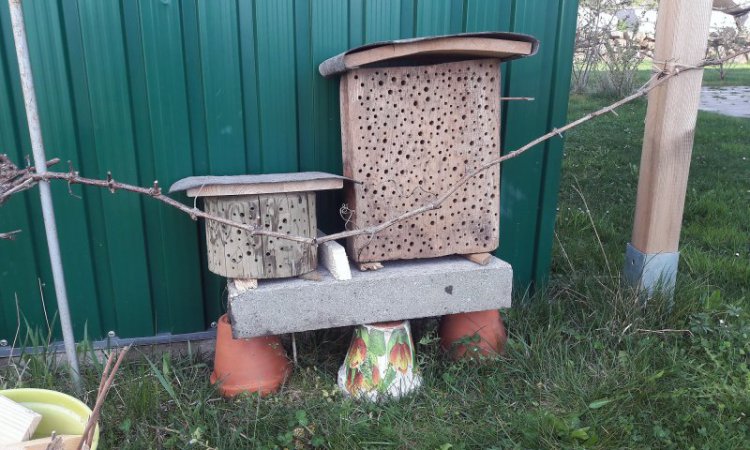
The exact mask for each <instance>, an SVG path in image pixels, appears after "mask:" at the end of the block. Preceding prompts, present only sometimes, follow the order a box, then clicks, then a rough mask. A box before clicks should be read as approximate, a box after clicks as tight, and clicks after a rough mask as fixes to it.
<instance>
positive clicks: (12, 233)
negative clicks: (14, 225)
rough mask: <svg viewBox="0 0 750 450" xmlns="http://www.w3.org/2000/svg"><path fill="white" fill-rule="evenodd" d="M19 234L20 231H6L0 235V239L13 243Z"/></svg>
mask: <svg viewBox="0 0 750 450" xmlns="http://www.w3.org/2000/svg"><path fill="white" fill-rule="evenodd" d="M20 232H21V230H13V231H8V232H7V233H0V239H5V240H6V241H15V240H16V235H17V234H18V233H20Z"/></svg>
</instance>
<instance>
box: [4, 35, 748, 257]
mask: <svg viewBox="0 0 750 450" xmlns="http://www.w3.org/2000/svg"><path fill="white" fill-rule="evenodd" d="M748 53H750V47H748V48H745V49H743V50H741V51H739V52H737V53H734V54H732V55H730V56H726V57H724V58H718V59H706V60H704V61H703V62H701V63H700V64H697V65H681V64H676V63H674V62H666V63H665V64H664V67H663V68H659V69H657V70H655V72H654V75H653V76H652V77H651V79H650V80H649V81H648V83H646V84H645V85H644V86H642V87H641V88H639V89H638V90H636V91H635V92H634V93H632V94H630V95H628V96H627V97H624V98H622V99H620V100H618V101H616V102H614V103H612V104H611V105H608V106H605V107H604V108H601V109H599V110H597V111H594V112H592V113H589V114H587V115H585V116H583V117H581V118H579V119H577V120H574V121H573V122H570V123H568V124H566V125H564V126H562V127H560V128H555V129H553V130H552V131H550V132H548V133H547V134H544V135H542V136H539V137H538V138H536V139H534V140H532V141H531V142H529V143H528V144H526V145H524V146H522V147H520V148H518V149H516V150H514V151H512V152H510V153H507V154H505V155H503V156H500V157H498V158H495V159H493V160H491V161H488V162H486V163H484V164H481V165H480V166H478V167H476V168H475V169H473V170H471V171H469V172H468V173H466V174H465V175H464V176H463V177H461V178H460V179H459V180H458V181H457V182H456V183H455V184H453V186H451V187H450V188H448V189H447V190H446V191H445V192H443V193H442V194H440V195H438V196H436V197H435V198H434V200H432V201H431V202H428V203H426V204H424V205H422V206H420V207H418V208H416V209H413V210H411V211H407V212H404V213H402V214H400V215H398V216H395V217H392V218H391V219H388V220H386V221H384V222H383V223H381V224H379V225H374V226H370V227H366V228H360V229H356V230H345V231H342V232H339V233H334V234H329V235H327V236H324V237H321V238H317V237H306V236H295V235H291V234H284V233H278V232H275V231H270V230H265V229H260V228H258V227H256V226H253V225H247V224H244V223H240V222H235V221H233V220H229V219H226V218H223V217H219V216H216V215H213V214H209V213H206V212H204V211H201V210H200V209H198V208H197V207H195V206H193V207H192V208H191V207H189V206H187V205H184V204H183V203H180V202H178V201H177V200H174V199H172V198H170V197H168V196H166V195H164V194H162V193H161V189H160V188H159V187H158V182H154V186H153V187H151V188H145V187H140V186H134V185H131V184H127V183H121V182H118V181H115V180H114V179H113V178H112V175H111V173H108V174H107V179H106V180H99V179H92V178H85V177H81V176H80V175H79V174H78V172H75V171H73V170H71V171H70V172H67V173H65V172H46V173H44V174H39V173H36V172H35V171H33V170H30V169H31V168H27V169H21V170H16V171H15V172H12V171H11V173H12V176H11V177H6V176H5V172H6V171H7V170H5V171H4V172H2V173H0V182H1V183H0V204H2V203H3V201H5V200H6V199H7V198H8V197H9V196H10V195H12V194H15V193H17V192H19V191H20V190H23V189H28V188H29V187H31V186H33V185H34V184H35V183H37V182H39V181H48V180H63V181H67V182H68V184H69V185H70V184H85V185H90V186H97V187H102V188H106V189H109V190H110V191H111V192H112V193H114V192H116V191H117V190H123V191H128V192H134V193H137V194H142V195H148V196H150V197H152V198H154V199H155V200H158V201H160V202H163V203H166V204H167V205H169V206H171V207H173V208H176V209H178V210H180V211H182V212H184V213H186V214H188V215H189V216H190V217H191V218H192V219H193V220H197V219H198V218H201V219H204V220H213V221H214V222H217V223H220V224H222V225H227V226H230V227H235V228H238V229H241V230H244V231H246V232H248V233H249V234H250V235H251V236H258V235H260V236H268V237H274V238H277V239H285V240H289V241H295V242H300V243H303V244H308V245H317V244H320V243H323V242H328V241H334V240H337V239H342V238H348V237H354V236H361V235H369V236H374V235H375V234H377V233H379V232H381V231H383V230H385V229H386V228H389V227H391V226H393V225H394V224H396V223H398V222H402V221H404V220H407V219H410V218H412V217H414V216H418V215H420V214H423V213H425V212H428V211H432V210H435V209H438V208H440V207H441V205H442V204H443V203H444V202H445V201H446V200H447V199H448V198H449V197H450V196H451V195H453V194H454V193H455V192H456V191H458V190H459V189H460V188H461V187H462V186H463V185H465V184H466V183H467V182H468V181H469V180H471V179H472V178H474V177H476V176H477V175H479V174H480V173H482V172H484V171H486V170H487V169H489V168H491V167H493V166H496V165H499V164H502V163H503V162H505V161H508V160H510V159H513V158H517V157H519V156H521V155H522V154H523V153H525V152H527V151H528V150H530V149H532V148H534V147H536V146H537V145H539V144H541V143H543V142H546V141H548V140H550V139H552V138H554V137H563V135H564V133H565V132H566V131H569V130H571V129H573V128H575V127H577V126H579V125H582V124H584V123H586V122H588V121H590V120H592V119H595V118H597V117H599V116H602V115H605V114H608V113H614V111H615V110H616V109H617V108H619V107H621V106H623V105H625V104H627V103H630V102H632V101H634V100H637V99H639V98H642V97H645V96H646V95H648V93H649V92H651V91H653V90H654V89H656V88H658V87H660V86H662V85H663V84H665V83H667V82H668V81H669V80H671V79H672V78H675V77H678V76H680V75H682V74H683V73H686V72H690V71H693V70H700V69H703V68H705V67H707V66H712V65H719V64H722V63H724V62H726V61H729V60H730V59H733V58H736V57H738V56H742V55H745V54H748ZM0 156H2V157H3V158H0V163H2V164H3V166H2V167H5V166H6V165H10V167H11V169H13V167H14V166H13V165H12V163H10V162H9V160H7V157H5V155H0ZM48 164H49V163H48ZM14 175H15V176H14Z"/></svg>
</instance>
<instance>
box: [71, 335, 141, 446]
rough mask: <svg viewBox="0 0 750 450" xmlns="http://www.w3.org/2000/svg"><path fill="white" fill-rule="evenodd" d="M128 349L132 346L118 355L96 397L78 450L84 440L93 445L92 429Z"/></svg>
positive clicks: (94, 427)
mask: <svg viewBox="0 0 750 450" xmlns="http://www.w3.org/2000/svg"><path fill="white" fill-rule="evenodd" d="M128 350H130V346H129V345H128V346H127V347H125V348H123V349H122V351H121V352H120V354H119V356H118V357H117V362H115V366H114V367H112V370H110V371H109V373H107V374H106V375H107V380H106V381H105V382H104V384H103V385H101V386H100V387H101V391H100V392H99V394H98V395H97V397H96V404H95V405H94V410H93V412H92V413H91V417H89V420H88V422H86V428H84V430H83V437H81V441H80V442H79V443H78V447H76V450H81V448H82V447H83V444H84V441H88V442H87V445H88V446H89V447H90V446H91V440H89V438H93V435H92V433H91V432H92V430H95V429H96V423H97V421H98V420H99V414H100V413H101V410H102V405H103V404H104V399H105V398H107V393H108V392H109V388H110V387H111V386H112V382H113V381H114V379H115V375H116V374H117V369H119V368H120V363H122V360H123V359H124V358H125V355H126V354H127V353H128Z"/></svg>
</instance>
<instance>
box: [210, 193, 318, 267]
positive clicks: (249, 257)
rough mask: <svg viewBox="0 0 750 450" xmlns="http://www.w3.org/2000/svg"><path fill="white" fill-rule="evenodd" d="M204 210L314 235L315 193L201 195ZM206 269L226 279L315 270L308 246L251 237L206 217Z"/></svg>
mask: <svg viewBox="0 0 750 450" xmlns="http://www.w3.org/2000/svg"><path fill="white" fill-rule="evenodd" d="M203 204H204V209H205V210H206V212H208V213H211V214H215V215H218V216H221V217H225V218H227V219H232V220H234V221H237V222H242V223H244V224H248V225H254V226H256V227H258V228H259V229H264V230H270V231H278V232H281V233H287V234H293V235H298V236H305V237H313V236H316V235H317V232H318V230H317V225H316V224H317V222H316V219H315V193H314V192H294V193H290V194H261V195H237V196H232V197H205V198H204V199H203ZM206 247H207V250H208V269H209V270H210V271H211V272H213V273H217V274H219V275H222V276H225V277H228V278H258V279H263V278H282V277H293V276H297V275H300V274H303V273H307V272H310V271H311V270H315V268H316V267H317V252H316V250H315V248H314V247H313V246H312V245H307V244H303V243H299V242H293V241H287V240H283V239H276V238H273V237H268V236H251V235H250V233H249V232H247V231H244V230H240V229H237V228H234V227H230V226H229V225H224V224H221V223H217V222H213V221H210V220H209V221H207V222H206Z"/></svg>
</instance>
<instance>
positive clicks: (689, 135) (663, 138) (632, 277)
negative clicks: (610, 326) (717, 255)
mask: <svg viewBox="0 0 750 450" xmlns="http://www.w3.org/2000/svg"><path fill="white" fill-rule="evenodd" d="M712 3H713V2H712V0H661V1H660V2H659V14H658V19H657V24H656V50H655V56H654V64H655V65H656V66H657V69H658V70H664V71H666V72H671V71H677V70H680V69H681V68H684V67H691V66H693V65H697V64H699V63H700V62H701V61H702V60H703V58H704V57H705V54H706V45H707V41H708V32H709V25H710V22H711V7H712ZM702 80H703V70H693V71H690V72H689V73H685V74H682V75H681V76H680V77H675V78H673V79H672V80H670V81H669V82H668V83H664V84H663V85H662V86H659V87H657V88H656V89H654V90H653V91H651V92H650V93H649V96H648V110H647V113H646V130H645V133H644V137H643V151H642V154H641V166H640V175H639V179H638V197H637V200H636V207H635V219H634V223H633V235H632V239H631V242H630V243H629V244H628V246H627V250H626V255H625V269H624V274H625V278H626V280H627V281H628V282H629V283H630V284H631V285H632V286H633V287H635V288H636V289H638V290H639V291H642V292H644V293H645V294H646V296H647V297H651V296H652V295H653V294H655V293H656V292H659V291H661V292H662V293H665V294H667V295H671V294H672V293H673V290H674V286H675V281H676V278H677V264H678V261H679V251H678V245H679V240H680V229H681V227H682V215H683V211H684V207H685V193H686V191H687V181H688V172H689V169H690V158H691V153H692V149H693V138H694V135H695V124H696V120H697V117H698V104H699V101H700V91H701V83H702Z"/></svg>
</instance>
